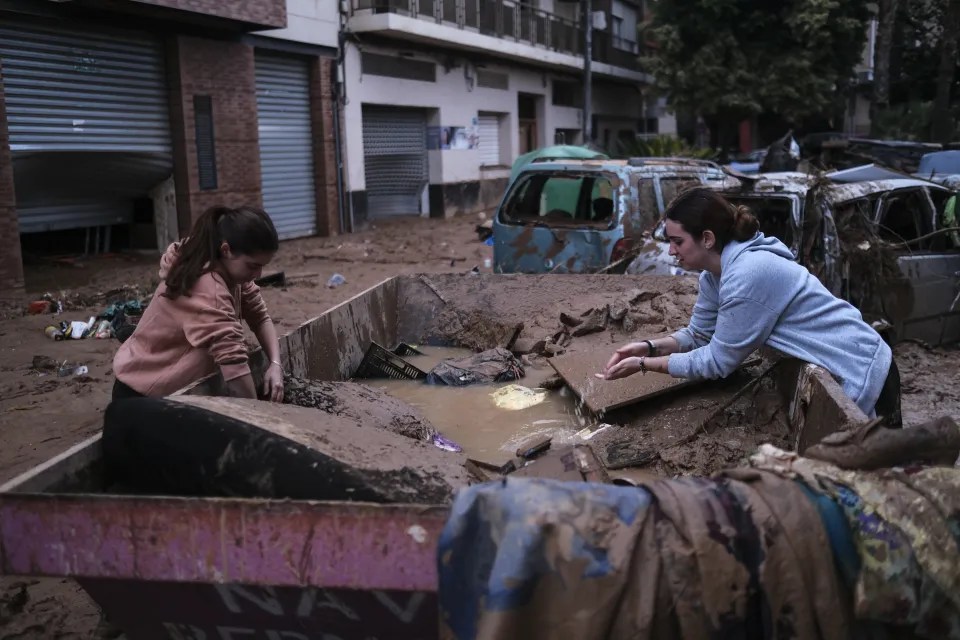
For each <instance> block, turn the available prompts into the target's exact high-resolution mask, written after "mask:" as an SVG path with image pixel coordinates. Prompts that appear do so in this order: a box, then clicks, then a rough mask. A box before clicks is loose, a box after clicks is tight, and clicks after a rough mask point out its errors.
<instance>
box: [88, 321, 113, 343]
mask: <svg viewBox="0 0 960 640" xmlns="http://www.w3.org/2000/svg"><path fill="white" fill-rule="evenodd" d="M93 337H94V338H97V339H98V340H105V339H107V338H112V337H113V326H112V325H111V324H110V321H109V320H101V321H100V322H98V323H97V326H96V328H95V329H94V330H93Z"/></svg>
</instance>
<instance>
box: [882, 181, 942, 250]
mask: <svg viewBox="0 0 960 640" xmlns="http://www.w3.org/2000/svg"><path fill="white" fill-rule="evenodd" d="M930 217H931V216H930V206H929V204H928V203H927V198H926V193H925V192H924V190H923V189H914V190H910V191H894V192H892V193H888V194H887V195H886V196H884V198H883V204H882V206H881V207H880V217H879V219H878V221H877V222H878V226H877V232H878V233H879V234H880V238H881V239H883V240H886V241H888V242H898V243H899V242H904V241H905V240H915V239H917V238H919V237H920V236H922V235H925V234H927V233H929V232H930V231H932V230H933V229H932V228H930V227H931V225H930Z"/></svg>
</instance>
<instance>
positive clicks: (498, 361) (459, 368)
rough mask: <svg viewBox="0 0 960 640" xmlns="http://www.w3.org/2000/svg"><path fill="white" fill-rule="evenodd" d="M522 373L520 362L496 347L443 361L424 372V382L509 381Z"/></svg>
mask: <svg viewBox="0 0 960 640" xmlns="http://www.w3.org/2000/svg"><path fill="white" fill-rule="evenodd" d="M523 375H524V371H523V365H521V364H520V361H519V360H517V358H516V357H515V356H514V355H513V354H512V353H510V352H509V351H507V350H506V349H504V348H503V347H497V348H495V349H488V350H487V351H483V352H481V353H478V354H475V355H472V356H468V357H466V358H456V359H453V360H444V361H443V362H441V363H440V364H438V365H437V366H435V367H434V368H433V369H431V370H430V373H428V374H427V384H446V385H450V386H451V387H462V386H464V385H468V384H476V383H488V384H489V383H492V382H510V381H512V380H519V379H520V378H522V377H523Z"/></svg>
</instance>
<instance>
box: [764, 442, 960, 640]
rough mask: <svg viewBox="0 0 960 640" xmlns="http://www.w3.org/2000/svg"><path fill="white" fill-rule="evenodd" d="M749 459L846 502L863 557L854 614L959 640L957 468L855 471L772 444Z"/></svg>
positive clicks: (847, 516) (840, 502) (959, 474)
mask: <svg viewBox="0 0 960 640" xmlns="http://www.w3.org/2000/svg"><path fill="white" fill-rule="evenodd" d="M905 431H908V430H906V429H905ZM750 463H751V464H752V465H753V466H755V467H757V468H758V469H764V470H769V471H773V472H775V473H777V474H780V475H781V476H782V477H784V478H797V479H799V480H801V481H802V482H804V483H805V484H806V485H807V486H808V487H810V489H811V490H813V491H815V492H817V493H819V494H821V495H824V496H827V497H829V498H830V499H832V500H833V501H834V502H835V503H836V504H838V505H839V506H840V507H841V509H842V511H843V515H844V518H845V520H846V522H847V525H848V526H849V528H850V530H851V531H852V533H853V540H854V542H855V544H856V548H857V553H858V555H859V557H860V560H861V568H860V571H859V572H858V575H857V581H856V587H855V589H854V594H855V599H854V611H855V613H856V615H857V617H859V618H865V619H869V620H875V621H879V622H882V623H885V624H890V625H899V626H907V627H910V628H912V629H913V631H914V632H915V633H916V634H917V635H919V636H920V637H924V638H960V469H958V468H956V467H906V468H892V469H885V470H881V471H850V470H844V469H840V468H839V467H836V466H834V465H832V464H828V463H826V462H821V461H818V460H813V459H810V458H802V457H800V456H797V455H796V454H794V453H790V452H786V451H782V450H780V449H777V448H776V447H773V446H771V445H763V446H762V447H761V448H760V451H759V452H758V453H757V454H755V455H754V456H752V457H751V459H750Z"/></svg>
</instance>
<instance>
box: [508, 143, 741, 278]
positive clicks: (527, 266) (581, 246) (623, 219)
mask: <svg viewBox="0 0 960 640" xmlns="http://www.w3.org/2000/svg"><path fill="white" fill-rule="evenodd" d="M726 178H727V176H726V175H725V174H724V172H723V170H722V169H721V168H720V167H719V165H717V164H715V163H713V162H709V161H706V160H695V159H689V158H631V159H629V160H608V159H587V160H555V161H547V162H534V163H532V164H529V165H527V166H526V167H524V168H523V169H522V170H521V171H520V172H519V173H518V174H517V176H516V178H515V179H514V180H513V181H512V182H511V184H510V186H509V187H508V188H507V192H506V194H505V195H504V197H503V200H502V202H501V203H500V207H499V209H498V210H497V215H496V217H495V218H494V221H493V239H494V245H493V246H494V251H493V261H494V265H493V266H494V271H495V272H497V273H591V272H596V271H599V270H600V269H603V268H604V267H606V266H608V265H610V264H611V263H612V262H616V261H617V260H619V259H620V258H623V257H624V256H626V255H627V254H628V253H629V252H630V250H631V249H633V248H634V247H638V246H641V245H642V244H643V243H644V234H646V235H647V237H649V234H650V233H651V232H652V231H653V229H654V227H655V226H656V224H657V221H658V220H659V219H660V216H661V215H662V213H663V211H664V209H665V208H666V206H667V205H668V204H669V203H670V201H671V200H673V198H674V197H675V196H676V194H677V193H678V192H679V191H680V190H681V189H683V188H685V187H688V186H690V185H693V184H715V185H716V186H720V185H722V184H723V183H724V181H725V179H726Z"/></svg>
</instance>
